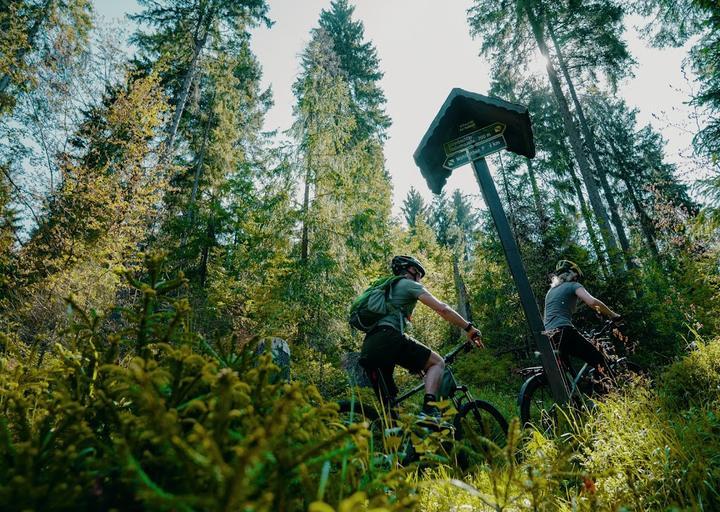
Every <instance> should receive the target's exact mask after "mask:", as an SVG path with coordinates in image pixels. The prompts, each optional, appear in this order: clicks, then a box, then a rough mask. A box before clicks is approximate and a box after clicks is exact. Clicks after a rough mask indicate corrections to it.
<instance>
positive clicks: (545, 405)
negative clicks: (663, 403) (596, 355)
mask: <svg viewBox="0 0 720 512" xmlns="http://www.w3.org/2000/svg"><path fill="white" fill-rule="evenodd" d="M613 326H615V322H613V321H612V320H607V321H605V323H604V324H603V326H602V327H601V328H600V329H599V330H598V331H585V332H582V334H583V336H585V338H587V339H588V340H589V341H590V343H592V344H593V345H595V347H596V348H597V349H598V350H600V352H601V353H603V355H604V356H605V361H606V369H607V374H608V375H602V376H601V375H598V371H597V369H596V368H594V367H591V366H590V365H588V364H587V363H584V364H583V365H582V366H581V367H580V369H579V370H577V371H576V370H575V369H574V367H573V366H572V363H571V361H570V359H569V358H564V357H559V356H558V357H557V361H558V363H559V365H560V370H561V372H562V374H563V376H564V378H565V383H566V385H567V389H568V395H569V397H570V400H569V402H570V404H571V405H573V406H575V407H581V406H583V405H591V404H592V402H591V401H590V402H588V398H590V399H591V398H592V397H594V396H597V395H598V394H602V393H605V392H607V391H608V389H611V388H619V387H622V386H624V385H625V384H627V383H628V382H630V381H633V380H635V379H637V377H638V376H645V373H644V371H643V370H642V368H641V367H640V366H639V365H637V364H635V363H633V362H632V361H629V360H628V359H627V358H626V357H625V356H620V355H618V354H617V351H616V349H615V343H613V341H612V339H611V334H612V335H613V336H614V337H615V338H617V339H620V340H621V341H622V342H623V344H624V345H625V346H626V351H627V352H632V351H633V350H634V346H631V345H629V344H628V342H627V338H626V337H625V336H623V335H622V334H621V333H620V332H619V331H618V330H617V329H612V330H611V327H613ZM555 354H556V355H557V354H558V352H557V351H555ZM536 355H537V356H539V355H540V354H539V353H538V352H536ZM520 373H521V375H523V376H525V377H527V379H526V380H525V382H524V383H523V385H522V387H521V388H520V394H519V396H518V406H519V408H520V421H521V423H522V425H524V426H533V427H535V428H538V429H540V430H541V431H544V432H547V431H550V430H552V429H554V428H555V425H556V424H557V419H558V408H557V404H556V403H555V400H554V398H553V395H552V391H551V389H550V383H549V381H548V379H547V375H546V374H545V369H544V368H543V367H542V366H532V367H529V368H523V369H522V370H520Z"/></svg>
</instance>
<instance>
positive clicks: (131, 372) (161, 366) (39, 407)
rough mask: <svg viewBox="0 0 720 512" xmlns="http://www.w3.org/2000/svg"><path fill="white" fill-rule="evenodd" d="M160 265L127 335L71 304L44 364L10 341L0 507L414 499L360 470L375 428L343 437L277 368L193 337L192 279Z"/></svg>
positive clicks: (143, 285) (242, 505) (1, 389)
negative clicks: (167, 275) (188, 295)
mask: <svg viewBox="0 0 720 512" xmlns="http://www.w3.org/2000/svg"><path fill="white" fill-rule="evenodd" d="M160 263H161V259H160V258H157V257H156V258H150V259H149V260H148V274H149V275H148V278H147V280H145V281H138V280H136V279H135V278H134V277H133V276H132V275H130V274H129V273H126V274H125V278H126V279H127V280H128V282H129V283H130V284H131V285H132V286H133V288H135V289H136V290H137V291H138V293H139V296H140V301H139V303H138V304H137V307H135V308H132V309H126V310H123V311H121V312H119V313H120V314H121V316H122V319H123V322H121V323H122V324H123V325H124V327H123V328H122V329H121V330H119V331H116V332H112V331H110V330H106V329H105V328H104V326H105V325H106V320H105V317H104V316H103V315H100V314H98V313H96V312H94V311H89V312H86V311H84V310H83V309H82V308H80V307H79V306H78V305H77V304H76V303H75V302H74V301H72V300H70V302H69V309H70V310H71V311H72V317H71V322H70V328H69V329H67V330H66V331H64V332H63V333H62V336H61V337H60V341H59V342H57V343H55V344H54V345H53V346H52V347H51V350H50V351H49V352H48V354H47V355H46V356H45V360H44V361H43V362H40V360H39V358H38V357H36V355H34V354H33V353H32V352H28V350H27V349H26V346H25V345H23V344H20V343H19V342H18V340H17V339H16V338H15V337H13V336H9V335H5V336H4V337H3V339H2V345H3V347H4V350H3V353H2V354H1V355H0V418H2V419H1V420H0V460H1V461H2V463H1V464H0V508H2V509H3V510H28V509H37V510H44V511H56V510H107V509H119V510H239V509H243V510H255V511H261V510H268V511H270V510H273V511H274V510H306V509H307V508H308V507H309V506H310V504H311V502H316V503H315V504H314V505H313V506H314V507H315V509H317V510H322V509H323V508H322V507H323V506H325V505H324V504H323V502H328V503H345V505H343V506H347V503H349V502H348V501H347V499H350V500H351V501H353V502H359V503H366V504H367V503H372V504H374V505H376V506H384V505H388V506H389V505H392V503H394V504H395V505H393V507H395V508H397V507H400V506H401V504H402V503H405V505H407V503H408V502H407V501H405V502H403V500H408V499H409V500H412V497H411V496H410V497H408V496H409V495H408V492H406V491H405V490H404V489H405V487H404V486H405V484H404V481H403V480H402V478H399V477H398V475H397V474H382V473H378V472H367V471H366V470H367V468H368V466H369V464H368V460H369V459H368V457H369V455H368V453H367V438H368V436H369V434H368V432H367V430H366V429H365V428H364V427H363V426H362V425H353V426H350V427H345V426H343V425H342V424H341V423H340V421H339V419H338V416H337V412H336V406H335V405H334V404H331V403H325V402H324V401H323V400H322V398H321V397H320V395H319V393H318V392H317V390H316V389H315V388H314V387H313V386H306V385H304V384H302V383H300V382H292V383H275V379H273V378H272V376H273V374H274V372H276V371H277V368H276V367H274V366H273V365H272V364H271V363H270V358H269V357H263V358H261V359H260V360H259V361H256V360H255V359H254V358H253V357H252V355H251V354H250V353H249V352H247V351H241V350H221V347H219V346H217V347H214V346H212V344H210V343H207V342H205V341H204V340H202V339H201V338H200V337H199V336H197V335H195V334H194V333H193V332H192V331H191V330H190V329H189V321H188V315H189V306H188V303H187V301H186V300H185V299H177V298H176V299H171V298H170V297H171V296H178V295H179V292H180V291H181V290H182V289H183V288H184V286H185V280H184V279H183V278H182V276H180V277H179V278H177V279H171V280H163V279H162V276H161V272H160ZM331 473H332V476H331ZM356 491H359V492H360V494H358V493H357V492H356ZM346 497H349V498H347V499H345V498H346ZM405 505H402V506H405ZM318 507H320V508H318Z"/></svg>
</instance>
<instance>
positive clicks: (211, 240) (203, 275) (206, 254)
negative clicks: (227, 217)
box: [200, 215, 215, 287]
mask: <svg viewBox="0 0 720 512" xmlns="http://www.w3.org/2000/svg"><path fill="white" fill-rule="evenodd" d="M213 245H215V219H213V217H212V215H211V216H210V218H209V219H208V226H207V233H206V239H205V243H204V244H203V250H202V257H201V259H200V286H201V287H204V286H205V280H206V279H207V269H208V261H209V259H210V249H211V247H212V246H213Z"/></svg>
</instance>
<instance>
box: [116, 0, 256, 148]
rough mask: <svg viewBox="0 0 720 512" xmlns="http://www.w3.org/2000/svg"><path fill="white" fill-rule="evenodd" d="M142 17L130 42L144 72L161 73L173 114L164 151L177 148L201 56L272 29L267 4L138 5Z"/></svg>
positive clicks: (192, 1) (201, 0)
mask: <svg viewBox="0 0 720 512" xmlns="http://www.w3.org/2000/svg"><path fill="white" fill-rule="evenodd" d="M139 3H140V5H141V6H142V7H143V11H142V12H140V13H138V14H132V15H130V18H131V19H132V20H134V21H136V22H137V23H138V24H139V25H141V26H147V27H151V28H152V29H153V30H152V31H150V32H145V31H143V30H142V29H139V30H137V31H136V32H135V34H134V35H133V37H132V41H133V42H134V43H135V44H136V45H137V46H138V48H139V50H140V52H141V59H142V60H143V61H144V63H145V65H146V66H151V67H155V68H157V69H158V71H159V72H161V73H162V76H163V79H164V82H165V85H166V87H167V89H168V92H169V96H170V97H171V98H172V100H171V103H172V105H173V106H174V112H173V116H172V119H171V121H170V123H169V124H168V126H167V137H166V141H165V145H166V151H167V152H168V153H171V152H172V151H173V149H174V146H175V139H176V137H177V135H178V130H179V127H180V123H181V121H182V119H183V116H184V114H185V109H186V106H187V104H188V99H189V97H190V91H191V88H192V85H193V83H195V81H196V80H197V79H198V71H199V69H200V66H201V60H202V59H201V57H202V55H203V52H205V51H207V49H208V47H209V46H212V45H215V46H221V45H222V43H223V42H227V41H228V40H233V39H235V38H240V39H245V38H246V31H247V29H248V28H250V27H253V26H255V25H256V24H258V23H263V22H264V23H266V24H268V25H269V24H270V21H269V19H268V18H267V16H266V15H267V10H268V6H267V3H266V2H265V0H239V1H229V0H179V1H176V0H139Z"/></svg>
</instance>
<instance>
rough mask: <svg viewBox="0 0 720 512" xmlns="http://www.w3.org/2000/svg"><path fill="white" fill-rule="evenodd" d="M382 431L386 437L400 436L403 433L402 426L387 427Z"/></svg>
mask: <svg viewBox="0 0 720 512" xmlns="http://www.w3.org/2000/svg"><path fill="white" fill-rule="evenodd" d="M384 432H385V436H386V437H390V436H397V437H401V436H402V435H403V429H402V427H388V428H386V429H385V431H384Z"/></svg>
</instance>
